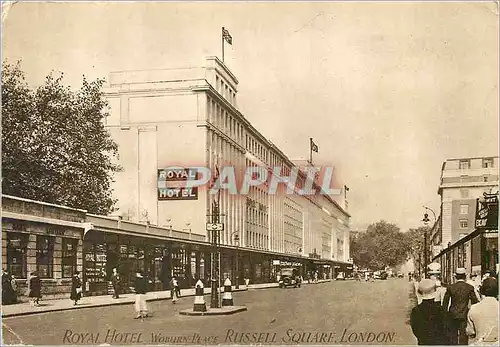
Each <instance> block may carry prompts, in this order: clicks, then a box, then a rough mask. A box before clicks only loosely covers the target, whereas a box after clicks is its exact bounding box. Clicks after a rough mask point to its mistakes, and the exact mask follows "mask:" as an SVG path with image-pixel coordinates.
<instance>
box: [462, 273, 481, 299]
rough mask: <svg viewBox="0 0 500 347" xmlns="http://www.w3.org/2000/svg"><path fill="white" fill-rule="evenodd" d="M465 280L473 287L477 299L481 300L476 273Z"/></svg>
mask: <svg viewBox="0 0 500 347" xmlns="http://www.w3.org/2000/svg"><path fill="white" fill-rule="evenodd" d="M466 282H467V283H468V284H470V285H471V286H473V287H474V292H475V293H476V297H477V299H478V300H479V301H481V295H480V294H479V287H480V286H481V285H480V284H479V283H478V280H477V275H476V274H474V275H470V276H469V279H468V280H467V281H466Z"/></svg>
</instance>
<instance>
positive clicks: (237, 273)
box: [231, 231, 240, 289]
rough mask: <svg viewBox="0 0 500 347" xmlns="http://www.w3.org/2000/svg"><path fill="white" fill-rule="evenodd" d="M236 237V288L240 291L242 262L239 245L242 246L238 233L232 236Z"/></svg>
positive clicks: (233, 233)
mask: <svg viewBox="0 0 500 347" xmlns="http://www.w3.org/2000/svg"><path fill="white" fill-rule="evenodd" d="M233 235H234V242H235V243H236V284H235V288H236V289H239V288H240V269H239V262H240V254H239V249H238V247H239V245H240V235H239V233H238V231H234V232H232V233H231V236H233Z"/></svg>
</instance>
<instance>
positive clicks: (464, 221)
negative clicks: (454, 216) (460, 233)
mask: <svg viewBox="0 0 500 347" xmlns="http://www.w3.org/2000/svg"><path fill="white" fill-rule="evenodd" d="M468 222H469V221H468V220H467V219H460V229H467V227H468V226H469V223H468Z"/></svg>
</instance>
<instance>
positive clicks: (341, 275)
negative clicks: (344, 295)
mask: <svg viewBox="0 0 500 347" xmlns="http://www.w3.org/2000/svg"><path fill="white" fill-rule="evenodd" d="M335 280H336V281H345V274H344V273H343V272H339V273H338V275H337V277H336V278H335Z"/></svg>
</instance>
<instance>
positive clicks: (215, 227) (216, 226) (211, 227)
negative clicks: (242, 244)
mask: <svg viewBox="0 0 500 347" xmlns="http://www.w3.org/2000/svg"><path fill="white" fill-rule="evenodd" d="M222 230H224V224H223V223H207V231H222Z"/></svg>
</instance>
